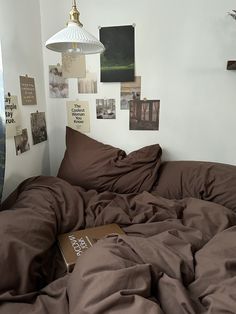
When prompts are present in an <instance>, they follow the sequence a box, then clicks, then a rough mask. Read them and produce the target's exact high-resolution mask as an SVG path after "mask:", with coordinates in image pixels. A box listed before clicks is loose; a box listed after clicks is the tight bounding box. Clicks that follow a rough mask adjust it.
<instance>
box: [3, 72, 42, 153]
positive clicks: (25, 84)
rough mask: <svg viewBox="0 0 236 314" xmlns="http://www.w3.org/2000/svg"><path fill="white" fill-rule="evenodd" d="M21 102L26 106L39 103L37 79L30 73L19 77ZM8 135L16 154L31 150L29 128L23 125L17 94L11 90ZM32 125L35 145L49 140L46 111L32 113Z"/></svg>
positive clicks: (6, 97)
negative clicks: (29, 75) (12, 140)
mask: <svg viewBox="0 0 236 314" xmlns="http://www.w3.org/2000/svg"><path fill="white" fill-rule="evenodd" d="M19 84H20V91H21V98H20V99H21V104H22V105H24V106H32V105H33V106H35V105H37V97H36V88H35V80H34V78H33V77H28V75H25V76H20V77H19ZM5 116H6V137H7V138H13V139H14V142H15V151H16V155H17V156H18V155H21V154H23V153H25V152H27V151H29V150H30V148H31V146H30V139H29V133H28V129H27V128H25V127H23V125H22V124H23V122H22V115H21V110H20V106H19V98H18V96H17V95H11V93H10V92H8V93H7V95H6V96H5ZM29 123H30V126H31V135H32V142H33V145H36V144H39V143H41V142H43V141H46V140H47V128H46V117H45V112H38V111H36V113H31V114H30V121H29Z"/></svg>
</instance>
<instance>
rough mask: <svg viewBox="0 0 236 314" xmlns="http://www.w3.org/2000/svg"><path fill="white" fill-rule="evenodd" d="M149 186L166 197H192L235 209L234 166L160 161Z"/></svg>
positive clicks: (199, 162)
mask: <svg viewBox="0 0 236 314" xmlns="http://www.w3.org/2000/svg"><path fill="white" fill-rule="evenodd" d="M153 190H154V191H156V192H157V193H159V194H160V195H161V196H163V197H165V198H168V199H182V198H184V197H195V198H200V199H203V200H206V201H212V202H215V203H219V204H221V205H224V206H226V207H228V208H230V209H232V210H234V211H235V212H236V166H233V165H227V164H221V163H214V162H204V161H202V162H201V161H167V162H163V163H162V164H161V167H160V169H159V173H158V180H157V184H156V185H155V186H154V188H153Z"/></svg>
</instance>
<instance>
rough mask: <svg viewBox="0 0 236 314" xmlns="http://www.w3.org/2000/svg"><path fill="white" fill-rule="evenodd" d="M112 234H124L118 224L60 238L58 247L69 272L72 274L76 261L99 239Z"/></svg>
mask: <svg viewBox="0 0 236 314" xmlns="http://www.w3.org/2000/svg"><path fill="white" fill-rule="evenodd" d="M111 234H124V231H123V230H122V229H121V228H120V227H119V226H118V225H117V224H108V225H103V226H98V227H94V228H87V229H82V230H77V231H72V232H68V233H63V234H60V235H59V236H58V246H59V248H60V251H61V254H62V256H63V259H64V261H65V264H66V268H67V272H71V271H72V270H73V268H74V265H75V263H76V259H77V258H78V257H79V256H80V255H81V254H83V252H84V251H86V250H87V249H89V248H90V247H91V246H93V245H94V243H96V242H97V241H98V240H99V239H101V238H103V237H105V236H107V235H111Z"/></svg>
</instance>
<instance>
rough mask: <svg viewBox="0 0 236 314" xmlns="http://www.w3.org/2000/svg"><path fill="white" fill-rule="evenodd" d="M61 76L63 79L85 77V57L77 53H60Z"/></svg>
mask: <svg viewBox="0 0 236 314" xmlns="http://www.w3.org/2000/svg"><path fill="white" fill-rule="evenodd" d="M62 75H63V77H64V78H78V77H85V76H86V59H85V55H80V54H78V53H72V52H70V53H62Z"/></svg>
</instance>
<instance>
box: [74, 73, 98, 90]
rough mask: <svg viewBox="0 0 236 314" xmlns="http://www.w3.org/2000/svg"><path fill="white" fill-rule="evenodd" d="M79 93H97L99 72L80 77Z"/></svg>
mask: <svg viewBox="0 0 236 314" xmlns="http://www.w3.org/2000/svg"><path fill="white" fill-rule="evenodd" d="M78 93H79V94H96V93H97V74H96V73H90V72H87V73H86V77H85V78H79V79H78Z"/></svg>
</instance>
